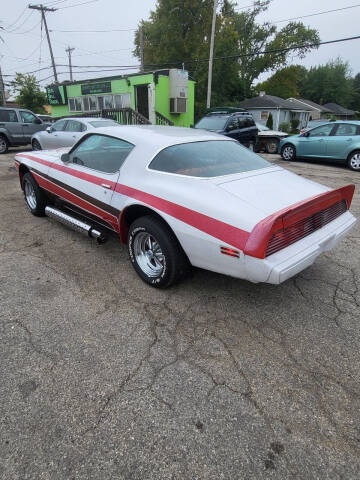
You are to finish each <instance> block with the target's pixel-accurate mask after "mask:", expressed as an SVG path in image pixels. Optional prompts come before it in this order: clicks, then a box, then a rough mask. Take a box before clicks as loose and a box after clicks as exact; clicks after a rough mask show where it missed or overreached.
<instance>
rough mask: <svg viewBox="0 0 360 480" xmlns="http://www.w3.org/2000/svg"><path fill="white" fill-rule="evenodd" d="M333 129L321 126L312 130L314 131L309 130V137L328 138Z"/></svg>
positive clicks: (327, 125) (331, 126) (332, 126)
mask: <svg viewBox="0 0 360 480" xmlns="http://www.w3.org/2000/svg"><path fill="white" fill-rule="evenodd" d="M333 128H334V125H329V124H326V125H321V127H317V128H314V130H310V132H309V135H308V136H309V137H328V136H329V135H330V133H331V131H332V129H333Z"/></svg>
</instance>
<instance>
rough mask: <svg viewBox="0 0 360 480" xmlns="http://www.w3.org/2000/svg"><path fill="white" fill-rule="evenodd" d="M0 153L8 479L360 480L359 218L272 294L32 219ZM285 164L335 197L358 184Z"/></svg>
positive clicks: (3, 466)
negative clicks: (174, 270) (140, 272)
mask: <svg viewBox="0 0 360 480" xmlns="http://www.w3.org/2000/svg"><path fill="white" fill-rule="evenodd" d="M13 156H14V152H10V153H8V154H7V155H2V156H0V182H1V183H0V185H1V190H0V302H1V303H0V305H1V310H0V339H1V349H0V378H1V386H0V442H1V447H0V478H2V479H6V480H17V479H18V480H25V479H34V480H35V479H36V480H40V479H41V480H42V479H49V480H71V479H76V480H78V479H81V480H82V479H101V480H102V479H117V480H121V479H126V480H128V479H134V480H135V479H136V480H137V479H139V480H140V479H141V480H145V479H146V480H147V479H152V480H157V479H169V480H170V479H182V480H183V479H191V480H195V479H209V480H210V479H211V480H213V479H214V480H215V479H216V480H218V479H236V480H237V479H251V480H252V479H253V480H261V479H268V478H271V479H290V478H291V479H294V478H296V479H346V480H349V479H359V478H360V402H359V393H360V392H359V372H360V352H359V340H360V330H359V320H360V308H359V307H360V248H359V247H360V224H359V223H358V224H357V225H356V227H355V229H354V230H353V231H352V232H351V234H350V235H349V236H348V237H347V238H346V239H345V240H344V241H343V242H342V243H341V244H340V245H339V246H338V247H337V248H336V249H335V250H334V251H332V252H330V253H326V254H323V255H322V256H321V257H319V258H318V260H317V261H316V263H315V264H314V265H313V266H312V267H311V268H309V269H308V270H306V271H304V272H302V273H301V274H299V275H298V276H297V277H295V278H294V279H292V280H289V281H287V282H286V283H284V284H282V285H280V286H271V285H263V284H257V285H255V284H251V283H248V282H245V281H241V280H235V279H232V278H228V277H225V276H221V275H217V274H214V273H210V272H206V271H202V270H195V271H194V274H193V276H192V278H189V279H188V280H187V281H185V282H184V283H182V284H180V285H178V286H176V287H174V288H171V289H169V290H165V291H157V290H154V289H152V288H150V287H148V286H146V285H145V284H144V283H142V282H141V280H140V279H139V278H138V277H137V275H136V274H135V272H134V271H133V269H132V267H131V265H130V263H129V261H128V256H127V251H126V248H125V247H124V246H122V245H121V244H120V243H118V242H117V241H116V240H115V239H110V241H109V242H108V243H107V244H105V245H103V246H97V245H96V243H95V242H94V241H93V240H91V239H88V238H86V237H84V236H82V235H80V234H78V233H76V232H73V231H71V230H68V229H67V228H66V227H64V226H62V225H60V224H58V223H55V222H53V221H51V220H49V219H47V218H36V217H33V216H32V215H31V214H30V213H29V212H28V210H27V208H26V206H25V202H24V200H23V196H22V193H21V191H20V188H19V183H18V179H17V172H16V170H15V168H14V165H13ZM269 158H271V161H275V162H276V163H278V164H281V165H282V166H284V167H285V168H288V169H289V170H291V171H294V172H296V173H298V174H300V175H303V176H304V177H307V178H309V179H311V180H314V181H318V182H320V183H323V184H326V185H328V186H330V187H334V188H335V187H340V186H342V185H344V184H348V183H355V184H356V186H357V190H356V193H355V198H354V201H353V206H352V212H353V213H354V214H355V215H356V216H357V217H358V218H359V217H360V197H359V191H360V174H359V173H355V172H351V171H350V170H347V169H346V168H344V167H342V166H334V165H329V164H325V163H320V162H317V163H316V162H315V161H314V162H313V163H309V162H293V163H291V164H289V163H284V162H283V161H282V160H281V159H280V157H278V156H271V157H269Z"/></svg>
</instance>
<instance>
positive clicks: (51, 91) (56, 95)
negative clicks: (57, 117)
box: [46, 85, 67, 105]
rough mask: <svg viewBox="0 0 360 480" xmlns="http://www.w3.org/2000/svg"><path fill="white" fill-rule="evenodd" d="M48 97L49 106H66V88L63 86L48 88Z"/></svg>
mask: <svg viewBox="0 0 360 480" xmlns="http://www.w3.org/2000/svg"><path fill="white" fill-rule="evenodd" d="M46 96H47V99H48V103H49V105H66V104H67V95H66V88H65V87H64V86H62V85H50V86H48V87H46Z"/></svg>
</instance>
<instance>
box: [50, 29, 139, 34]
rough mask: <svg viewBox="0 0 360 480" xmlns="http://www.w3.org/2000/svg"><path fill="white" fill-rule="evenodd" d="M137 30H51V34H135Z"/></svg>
mask: <svg viewBox="0 0 360 480" xmlns="http://www.w3.org/2000/svg"><path fill="white" fill-rule="evenodd" d="M136 30H137V28H127V29H119V28H114V29H110V30H109V29H106V30H50V31H51V32H59V33H110V32H135V31H136Z"/></svg>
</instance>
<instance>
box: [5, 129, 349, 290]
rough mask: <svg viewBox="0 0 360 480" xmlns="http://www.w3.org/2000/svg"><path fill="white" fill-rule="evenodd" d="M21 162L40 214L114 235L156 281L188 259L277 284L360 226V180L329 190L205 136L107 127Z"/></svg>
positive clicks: (171, 277) (31, 203) (167, 281)
mask: <svg viewBox="0 0 360 480" xmlns="http://www.w3.org/2000/svg"><path fill="white" fill-rule="evenodd" d="M15 164H16V166H17V168H18V170H19V176H20V184H21V187H22V189H23V191H24V194H25V199H26V202H27V205H28V207H29V209H30V211H31V212H32V213H33V214H34V215H44V214H46V215H48V216H50V217H53V218H56V219H57V220H60V221H61V222H63V223H65V224H68V225H70V226H72V227H74V228H75V229H77V230H80V231H83V232H85V233H86V234H87V235H89V236H92V237H96V238H97V239H98V241H103V240H104V239H105V237H106V232H109V231H113V232H116V233H117V234H118V235H119V236H120V240H121V241H122V242H123V243H127V244H128V248H129V253H130V259H131V262H132V264H133V266H134V268H135V270H136V272H137V273H138V274H139V275H140V277H141V278H142V279H143V280H144V281H145V282H147V283H148V284H150V285H153V286H157V287H166V286H169V285H171V284H172V283H174V282H175V281H177V280H179V279H180V278H181V277H182V276H183V275H184V274H185V273H186V272H187V271H188V269H189V267H190V265H194V266H196V267H201V268H204V269H207V270H211V271H214V272H219V273H223V274H226V275H231V276H233V277H236V278H243V279H247V280H250V281H252V282H268V283H273V284H278V283H281V282H283V281H284V280H286V279H288V278H290V277H292V276H293V275H295V274H297V273H298V272H300V271H301V270H303V269H304V268H306V267H308V266H309V265H311V264H312V263H313V262H314V260H315V259H316V257H317V256H318V255H319V254H320V253H321V252H323V251H325V250H330V249H331V248H333V247H334V246H335V245H336V244H337V243H338V242H339V240H340V239H341V238H342V237H343V236H344V235H345V234H346V233H347V232H349V230H350V229H351V228H352V227H353V225H354V224H355V222H356V220H355V218H354V217H353V215H352V214H351V213H350V212H349V208H350V204H351V200H352V197H353V193H354V186H353V185H347V186H344V187H342V188H339V189H337V190H331V189H329V188H327V187H324V186H322V185H319V184H317V183H314V182H312V181H309V180H305V179H304V178H301V177H298V176H297V175H295V174H293V173H290V172H289V171H287V170H284V169H283V168H280V167H279V166H275V165H272V164H271V163H268V162H267V161H265V160H264V159H262V158H261V157H260V156H258V155H256V154H255V153H253V152H251V151H249V150H247V149H246V148H244V147H243V146H241V145H240V144H239V143H238V142H236V141H234V140H232V139H230V138H227V137H223V136H220V135H218V134H215V133H210V132H205V131H199V130H192V129H185V128H177V127H158V126H117V127H113V128H112V127H108V128H104V129H99V130H97V131H96V132H91V133H89V134H87V135H85V136H84V137H82V138H81V140H80V141H79V142H78V143H77V144H75V145H74V146H73V147H72V148H71V149H65V150H64V149H62V150H52V151H41V152H32V153H19V154H18V155H16V157H15Z"/></svg>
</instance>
